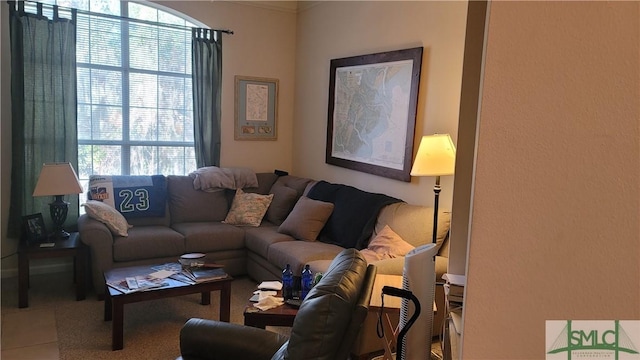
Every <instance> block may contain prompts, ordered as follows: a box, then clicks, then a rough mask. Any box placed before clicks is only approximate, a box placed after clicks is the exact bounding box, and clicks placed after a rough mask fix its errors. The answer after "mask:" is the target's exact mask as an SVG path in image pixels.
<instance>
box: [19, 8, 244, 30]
mask: <svg viewBox="0 0 640 360" xmlns="http://www.w3.org/2000/svg"><path fill="white" fill-rule="evenodd" d="M20 2H24V3H27V2H28V3H32V4H36V6H37V4H40V5H41V6H42V5H46V6H51V7H58V9H62V10H66V11H69V12H72V11H74V10H75V11H77V13H78V14H82V15H88V16H99V17H106V18H110V19H116V20H126V21H130V22H137V23H142V24H146V25H153V26H162V27H168V28H174V29H180V30H191V29H198V28H197V27H192V26H186V25H175V24H167V23H161V22H157V21H149V20H142V19H135V18H130V17H126V16H118V15H111V14H103V13H97V12H92V11H87V10H81V9H74V8H70V7H65V6H60V5H51V4H44V3H40V2H37V1H32V0H24V1H20ZM7 3H8V4H9V6H10V7H11V6H15V5H14V4H15V3H18V1H16V0H7ZM207 30H213V31H220V32H221V33H225V34H229V35H233V30H229V29H207Z"/></svg>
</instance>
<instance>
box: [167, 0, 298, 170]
mask: <svg viewBox="0 0 640 360" xmlns="http://www.w3.org/2000/svg"><path fill="white" fill-rule="evenodd" d="M158 3H160V4H161V5H163V6H166V7H169V8H172V9H175V10H177V11H180V12H182V13H183V14H186V15H188V16H191V17H192V18H194V19H196V20H198V21H201V22H203V23H205V24H207V25H208V26H210V27H212V28H215V29H231V30H233V31H234V34H233V35H223V43H222V47H223V55H222V56H223V57H222V68H223V74H222V148H221V155H220V163H221V166H246V167H250V168H252V169H254V170H255V171H258V172H271V171H273V170H274V169H282V170H289V171H290V170H291V169H292V153H293V148H292V142H291V138H292V136H293V135H292V123H293V103H294V85H295V84H294V76H295V73H294V71H293V69H294V68H295V63H296V61H295V60H296V59H295V55H296V54H295V45H296V44H295V39H296V14H295V12H294V11H293V10H291V11H289V10H287V9H286V8H280V9H271V8H268V7H266V4H265V6H258V5H259V4H258V5H255V4H253V3H248V2H244V3H243V2H224V1H158ZM235 75H242V76H253V77H264V78H273V79H278V80H279V93H278V119H277V136H278V139H277V140H276V141H236V140H234V138H233V131H234V116H235V110H234V108H235V107H234V99H235V89H234V86H235V81H234V76H235Z"/></svg>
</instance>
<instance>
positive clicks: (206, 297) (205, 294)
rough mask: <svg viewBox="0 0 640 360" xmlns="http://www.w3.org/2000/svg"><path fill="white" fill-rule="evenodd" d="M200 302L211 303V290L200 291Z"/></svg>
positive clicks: (203, 303)
mask: <svg viewBox="0 0 640 360" xmlns="http://www.w3.org/2000/svg"><path fill="white" fill-rule="evenodd" d="M200 304H202V305H209V304H211V291H205V292H203V293H202V298H201V299H200Z"/></svg>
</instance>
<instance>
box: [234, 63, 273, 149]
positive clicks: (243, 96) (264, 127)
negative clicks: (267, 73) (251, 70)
mask: <svg viewBox="0 0 640 360" xmlns="http://www.w3.org/2000/svg"><path fill="white" fill-rule="evenodd" d="M235 80H236V86H235V87H236V96H235V117H236V118H235V129H234V139H235V140H276V139H277V119H278V79H267V78H258V77H249V76H239V75H236V77H235Z"/></svg>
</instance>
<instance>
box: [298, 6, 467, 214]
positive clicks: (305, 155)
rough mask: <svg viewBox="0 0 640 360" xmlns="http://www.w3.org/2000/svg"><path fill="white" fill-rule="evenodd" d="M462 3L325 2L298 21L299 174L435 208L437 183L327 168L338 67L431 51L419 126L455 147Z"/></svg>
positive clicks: (449, 187) (447, 201)
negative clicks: (332, 68) (354, 59)
mask: <svg viewBox="0 0 640 360" xmlns="http://www.w3.org/2000/svg"><path fill="white" fill-rule="evenodd" d="M466 10H467V5H466V2H463V1H442V2H438V1H417V2H411V1H410V2H400V1H393V2H392V1H388V2H387V1H353V2H349V1H326V2H317V3H315V4H314V5H312V6H310V7H309V8H302V9H301V11H300V13H299V14H298V28H297V48H296V101H295V113H294V124H293V130H294V137H293V148H294V149H295V152H294V158H293V162H294V166H293V169H294V173H295V174H300V175H303V176H308V177H311V178H315V179H324V180H327V181H330V182H335V183H345V184H350V185H353V186H356V187H358V188H361V189H365V190H368V191H374V192H382V193H386V194H389V195H392V196H395V197H398V198H401V199H403V200H405V201H407V202H409V203H412V204H423V205H431V204H433V185H434V178H432V177H428V178H416V177H414V178H413V179H412V182H411V183H406V182H402V181H398V180H392V179H387V178H383V177H379V176H375V175H370V174H366V173H362V172H358V171H354V170H349V169H345V168H342V167H337V166H334V165H328V164H325V150H326V145H325V144H326V143H325V141H326V131H327V106H328V96H329V91H328V89H329V65H330V61H331V59H335V58H342V57H349V56H355V55H364V54H370V53H376V52H382V51H391V50H399V49H404V48H411V47H417V46H423V47H424V54H423V60H422V61H423V63H422V71H421V79H420V89H419V94H418V96H419V100H418V114H417V120H416V139H417V140H416V141H415V142H414V143H415V145H414V146H415V147H414V151H417V146H418V143H419V139H420V137H421V136H422V135H427V134H432V133H435V132H438V133H450V134H451V136H452V138H453V139H454V141H455V139H456V134H457V127H458V125H457V124H458V108H459V106H460V83H461V79H462V54H463V49H464V34H465V20H466ZM442 188H443V190H442V193H441V204H442V207H446V208H449V209H450V208H451V198H452V194H453V177H451V176H447V177H443V178H442Z"/></svg>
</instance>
